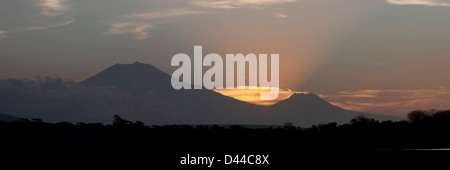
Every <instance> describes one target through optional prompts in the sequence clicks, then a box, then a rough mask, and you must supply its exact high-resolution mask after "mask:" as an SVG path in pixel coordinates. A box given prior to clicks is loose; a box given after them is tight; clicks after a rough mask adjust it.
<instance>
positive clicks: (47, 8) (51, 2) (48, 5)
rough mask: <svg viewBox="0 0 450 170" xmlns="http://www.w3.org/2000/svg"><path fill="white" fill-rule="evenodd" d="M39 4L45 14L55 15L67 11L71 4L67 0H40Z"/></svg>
mask: <svg viewBox="0 0 450 170" xmlns="http://www.w3.org/2000/svg"><path fill="white" fill-rule="evenodd" d="M37 5H38V6H39V7H40V8H41V9H42V12H41V14H42V15H44V16H55V15H61V14H64V13H66V12H67V11H68V10H69V6H68V5H67V3H66V2H65V0H38V1H37Z"/></svg>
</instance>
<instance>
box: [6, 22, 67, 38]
mask: <svg viewBox="0 0 450 170" xmlns="http://www.w3.org/2000/svg"><path fill="white" fill-rule="evenodd" d="M75 21H76V20H75V19H72V20H67V21H62V22H57V23H50V24H47V25H37V26H26V27H19V28H15V29H11V30H0V37H6V34H9V33H17V32H28V31H36V30H45V29H49V28H56V27H62V26H66V25H69V24H72V23H74V22H75Z"/></svg>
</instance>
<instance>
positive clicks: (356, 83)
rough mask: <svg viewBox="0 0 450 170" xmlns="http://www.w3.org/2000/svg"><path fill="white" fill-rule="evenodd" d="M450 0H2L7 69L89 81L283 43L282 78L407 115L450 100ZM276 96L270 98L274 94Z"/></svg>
mask: <svg viewBox="0 0 450 170" xmlns="http://www.w3.org/2000/svg"><path fill="white" fill-rule="evenodd" d="M449 16H450V1H449V0H339V1H336V0H127V1H123V0H20V1H14V0H8V1H0V61H1V62H0V78H2V79H3V78H23V77H25V78H29V77H33V76H36V75H40V76H55V75H57V76H60V77H61V78H63V79H65V80H75V81H81V80H84V79H86V78H88V77H90V76H93V75H95V74H96V73H98V72H100V71H102V70H103V69H105V68H107V67H109V66H111V65H113V64H116V63H133V62H134V61H139V62H143V63H148V64H152V65H154V66H156V67H158V68H159V69H161V70H163V71H165V72H166V73H168V74H171V73H172V72H173V71H174V70H175V69H176V68H174V67H171V66H170V60H171V59H172V57H173V56H174V55H175V54H177V53H186V54H188V55H190V56H192V55H193V47H194V45H202V46H203V53H204V54H208V53H212V52H214V53H218V54H220V55H222V56H224V55H225V54H227V53H243V54H248V53H255V54H259V53H263V54H275V53H276V54H279V55H280V88H281V89H282V91H283V95H282V96H283V97H288V96H289V95H287V96H286V95H285V94H286V93H289V91H288V89H289V90H290V92H297V91H308V92H312V93H315V94H317V95H319V96H320V97H322V98H323V99H325V100H327V101H329V102H330V103H332V104H334V105H337V106H340V107H343V108H345V109H351V110H357V111H365V112H370V113H378V114H388V115H399V116H404V115H406V114H407V113H408V112H409V111H411V110H415V109H449V108H450V102H448V101H450V79H449V78H448V77H449V76H448V74H449V73H450V67H449V66H448V65H449V63H450V48H449V44H450V33H449V31H450V17H449ZM265 104H267V103H265Z"/></svg>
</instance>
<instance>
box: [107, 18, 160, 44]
mask: <svg viewBox="0 0 450 170" xmlns="http://www.w3.org/2000/svg"><path fill="white" fill-rule="evenodd" d="M150 28H152V26H151V25H150V24H142V23H127V22H122V23H115V24H112V25H111V27H110V28H109V29H108V31H106V32H105V34H109V35H123V34H134V37H135V39H137V40H143V39H146V38H148V37H149V32H148V30H149V29H150Z"/></svg>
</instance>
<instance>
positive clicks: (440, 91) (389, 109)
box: [324, 87, 450, 116]
mask: <svg viewBox="0 0 450 170" xmlns="http://www.w3.org/2000/svg"><path fill="white" fill-rule="evenodd" d="M324 97H325V99H326V100H327V101H329V102H330V103H332V104H334V105H336V106H339V107H342V108H344V109H348V110H355V111H362V112H369V113H378V114H391V115H397V116H405V115H406V114H407V113H409V112H410V111H412V110H417V109H422V110H424V109H425V110H426V109H448V108H449V107H450V104H448V101H449V100H450V88H447V87H438V88H433V89H411V90H396V89H386V90H355V91H341V92H339V93H338V94H336V95H326V96H324Z"/></svg>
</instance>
